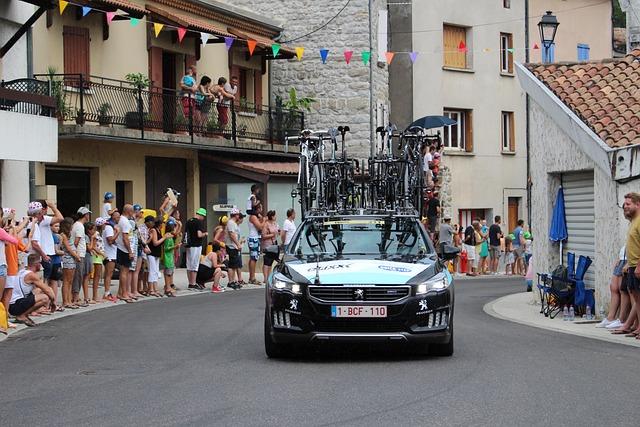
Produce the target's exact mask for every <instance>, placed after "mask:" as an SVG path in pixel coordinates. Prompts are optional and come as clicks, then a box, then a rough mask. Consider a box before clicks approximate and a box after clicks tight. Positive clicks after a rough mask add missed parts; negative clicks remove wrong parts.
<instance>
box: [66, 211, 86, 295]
mask: <svg viewBox="0 0 640 427" xmlns="http://www.w3.org/2000/svg"><path fill="white" fill-rule="evenodd" d="M77 216H78V220H77V221H76V222H74V223H73V227H72V228H71V237H70V239H69V240H70V241H71V243H73V246H74V247H75V248H76V253H77V254H78V258H79V259H78V260H77V261H76V269H75V270H74V273H73V283H72V286H71V292H73V303H74V304H77V305H79V306H81V307H83V306H86V305H85V304H88V295H87V289H85V290H84V298H85V301H84V303H79V301H78V296H79V295H80V288H81V287H82V284H83V282H84V276H86V275H88V274H89V272H87V269H86V264H85V259H84V258H85V256H87V240H86V238H85V232H84V225H85V224H86V223H87V222H89V218H90V216H91V211H90V210H89V209H87V208H86V207H84V206H82V207H81V208H79V209H78V212H77Z"/></svg>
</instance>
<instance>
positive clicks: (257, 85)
mask: <svg viewBox="0 0 640 427" xmlns="http://www.w3.org/2000/svg"><path fill="white" fill-rule="evenodd" d="M253 88H254V92H255V95H254V100H255V104H256V113H259V112H261V111H262V108H261V107H262V71H260V70H254V71H253Z"/></svg>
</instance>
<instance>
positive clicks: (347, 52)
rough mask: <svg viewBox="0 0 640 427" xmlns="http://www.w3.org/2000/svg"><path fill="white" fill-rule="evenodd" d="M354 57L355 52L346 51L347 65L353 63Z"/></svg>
mask: <svg viewBox="0 0 640 427" xmlns="http://www.w3.org/2000/svg"><path fill="white" fill-rule="evenodd" d="M352 56H353V51H352V50H345V51H344V60H345V62H346V63H347V65H349V63H350V62H351V57H352Z"/></svg>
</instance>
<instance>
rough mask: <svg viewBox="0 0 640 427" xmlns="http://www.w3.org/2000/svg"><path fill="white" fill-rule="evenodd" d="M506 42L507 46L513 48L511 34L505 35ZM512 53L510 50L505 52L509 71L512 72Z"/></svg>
mask: <svg viewBox="0 0 640 427" xmlns="http://www.w3.org/2000/svg"><path fill="white" fill-rule="evenodd" d="M507 40H508V41H507V44H508V46H509V49H513V35H511V34H508V35H507ZM513 55H514V54H513V53H511V52H507V58H508V60H509V72H510V73H513Z"/></svg>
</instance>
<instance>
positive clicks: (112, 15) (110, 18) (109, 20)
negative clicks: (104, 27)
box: [107, 12, 116, 24]
mask: <svg viewBox="0 0 640 427" xmlns="http://www.w3.org/2000/svg"><path fill="white" fill-rule="evenodd" d="M115 17H116V13H115V12H107V24H111V21H113V18H115Z"/></svg>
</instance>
